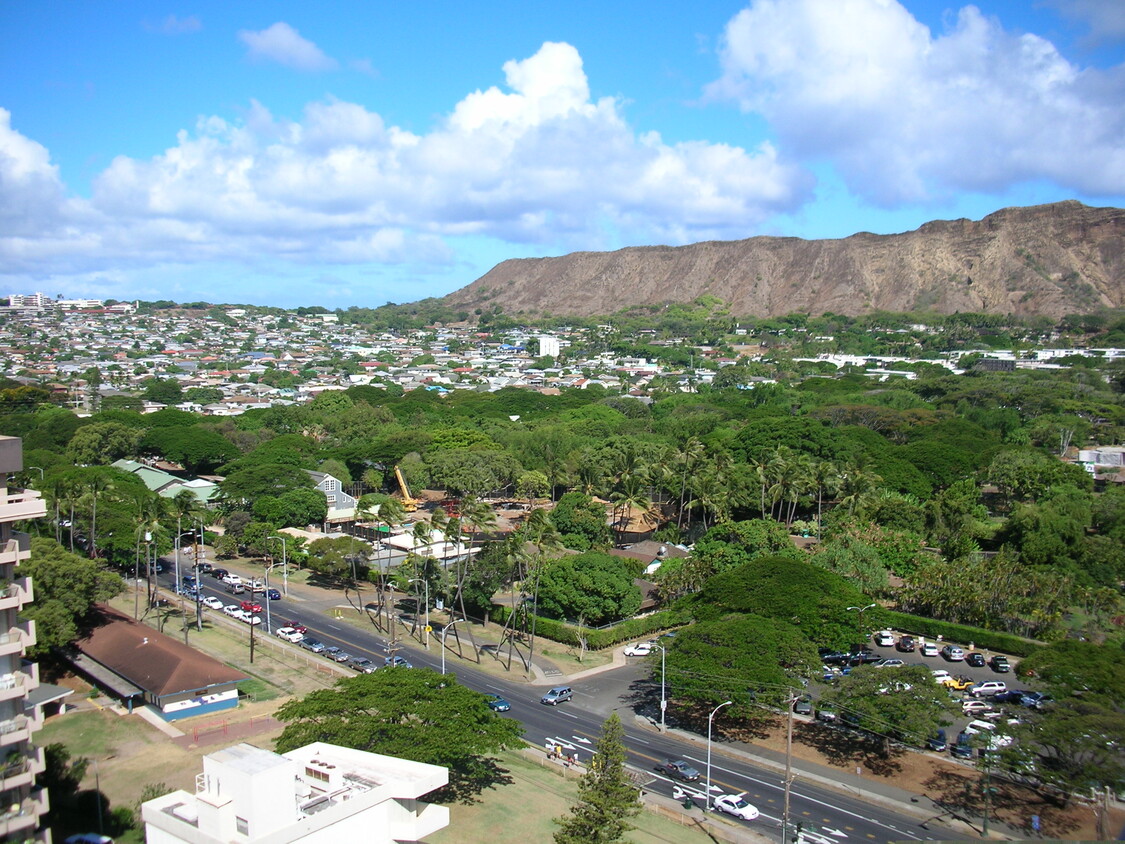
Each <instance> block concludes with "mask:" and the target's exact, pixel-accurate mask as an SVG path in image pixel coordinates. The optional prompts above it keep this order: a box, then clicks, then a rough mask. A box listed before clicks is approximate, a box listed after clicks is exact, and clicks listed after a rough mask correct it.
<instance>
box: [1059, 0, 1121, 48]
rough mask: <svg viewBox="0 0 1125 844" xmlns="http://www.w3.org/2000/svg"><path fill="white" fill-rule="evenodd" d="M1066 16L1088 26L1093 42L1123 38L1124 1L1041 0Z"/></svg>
mask: <svg viewBox="0 0 1125 844" xmlns="http://www.w3.org/2000/svg"><path fill="white" fill-rule="evenodd" d="M1041 1H1042V5H1044V6H1050V7H1051V8H1053V9H1056V10H1058V12H1059V13H1060V14H1061V15H1062V16H1063V17H1067V18H1071V19H1073V20H1077V21H1081V22H1082V23H1084V24H1086V25H1087V26H1088V27H1089V28H1090V35H1089V38H1088V40H1089V41H1091V42H1093V43H1101V42H1104V41H1120V40H1122V39H1125V3H1122V2H1121V0H1041Z"/></svg>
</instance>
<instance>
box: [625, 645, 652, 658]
mask: <svg viewBox="0 0 1125 844" xmlns="http://www.w3.org/2000/svg"><path fill="white" fill-rule="evenodd" d="M624 653H625V656H648V655H649V654H650V653H652V642H635V643H633V644H632V645H626V646H625V651H624Z"/></svg>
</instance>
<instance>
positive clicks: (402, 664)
mask: <svg viewBox="0 0 1125 844" xmlns="http://www.w3.org/2000/svg"><path fill="white" fill-rule="evenodd" d="M274 635H275V636H277V638H279V639H284V640H285V641H286V642H291V643H292V644H294V645H297V646H298V647H300V648H304V649H305V650H306V651H311V652H312V653H314V654H320V655H321V656H323V657H325V658H327V659H330V660H332V661H333V662H338V663H340V664H342V665H346V666H347V667H348V668H351V669H352V670H354V671H358V672H359V673H361V674H371V673H373V672H374V671H375V670H376V669H377V668H378V667H379V666H378V665H376V664H375V663H374V662H373V661H372V660H370V659H369V658H367V657H365V656H358V655H357V656H353V655H352V654H350V653H347V652H345V651H344V650H343V649H342V648H338V647H336V646H335V645H326V644H324V643H323V642H322V641H320V640H319V639H314V638H313V637H312V636H310V635H308V628H307V627H305V626H304V625H303V624H298V623H297V622H295V621H291V622H289V623H288V624H287V625H285V626H284V627H279V628H277V630H275V631H274ZM383 665H384V667H386V668H413V667H414V666H413V665H411V664H410V661H409V660H407V659H406V658H405V657H401V656H394V657H391V656H388V657H387V658H386V659H384V660H383Z"/></svg>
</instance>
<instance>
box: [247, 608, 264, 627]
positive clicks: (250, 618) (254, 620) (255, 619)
mask: <svg viewBox="0 0 1125 844" xmlns="http://www.w3.org/2000/svg"><path fill="white" fill-rule="evenodd" d="M242 621H245V622H246V623H247V624H249V625H250V626H251V627H255V626H257V625H259V624H261V623H262V619H261V617H260V616H257V615H254V613H252V612H246V610H242Z"/></svg>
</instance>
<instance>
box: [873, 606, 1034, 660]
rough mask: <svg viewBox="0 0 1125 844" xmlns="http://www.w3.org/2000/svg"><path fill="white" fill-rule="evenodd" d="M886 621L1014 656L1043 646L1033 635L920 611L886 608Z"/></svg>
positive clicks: (909, 630)
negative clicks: (908, 611) (1016, 633)
mask: <svg viewBox="0 0 1125 844" xmlns="http://www.w3.org/2000/svg"><path fill="white" fill-rule="evenodd" d="M883 617H884V618H885V619H886V621H887V624H888V625H890V626H891V627H893V628H895V629H896V630H901V631H903V632H904V633H914V634H916V635H918V636H925V637H926V638H929V639H936V638H937V637H938V636H941V637H942V638H943V639H946V640H948V641H951V642H957V643H958V644H968V643H969V642H972V643H973V645H975V646H977V647H981V648H986V649H988V650H990V651H1000V652H1001V653H1005V654H1012V655H1013V656H1030V655H1031V654H1032V653H1033V652H1034V651H1036V650H1038V649H1039V648H1041V647H1043V643H1042V642H1037V641H1035V640H1034V639H1025V638H1023V637H1022V636H1016V635H1015V634H1014V633H997V632H996V631H995V630H985V629H984V628H983V627H973V626H971V625H968V624H953V623H952V622H949V621H940V620H938V619H936V618H924V617H922V616H920V615H911V614H910V613H905V612H895V611H893V610H886V611H884V613H883Z"/></svg>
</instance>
